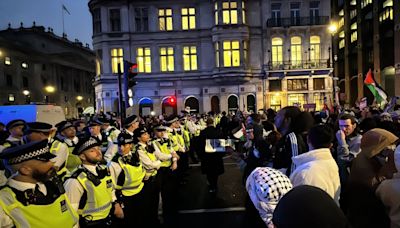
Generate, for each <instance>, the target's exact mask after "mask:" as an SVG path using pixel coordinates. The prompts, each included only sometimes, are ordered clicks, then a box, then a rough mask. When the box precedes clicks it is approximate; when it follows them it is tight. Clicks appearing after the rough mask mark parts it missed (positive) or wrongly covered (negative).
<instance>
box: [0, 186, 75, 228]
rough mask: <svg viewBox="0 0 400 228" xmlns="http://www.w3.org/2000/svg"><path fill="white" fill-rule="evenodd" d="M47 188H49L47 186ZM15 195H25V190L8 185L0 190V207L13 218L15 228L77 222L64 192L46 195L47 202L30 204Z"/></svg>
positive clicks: (34, 227)
mask: <svg viewBox="0 0 400 228" xmlns="http://www.w3.org/2000/svg"><path fill="white" fill-rule="evenodd" d="M47 189H48V190H49V188H47ZM17 195H20V196H21V195H22V196H25V192H22V191H18V190H16V189H12V188H10V187H9V186H6V187H4V188H3V189H1V190H0V207H1V208H2V209H3V210H4V212H5V213H6V214H7V215H8V216H9V217H10V218H11V219H12V220H13V223H14V225H15V227H17V228H20V227H21V228H30V227H32V228H48V227H60V228H61V227H68V228H70V227H73V226H74V225H75V224H77V223H78V220H79V219H78V215H77V214H76V212H75V211H74V210H73V208H72V207H71V204H70V202H69V200H68V198H67V197H66V195H65V194H60V193H58V194H54V195H53V194H51V193H49V192H48V194H47V195H46V197H53V198H52V199H49V202H51V203H49V204H44V205H43V204H40V205H38V204H30V203H29V202H20V201H19V200H18V199H21V198H22V197H19V198H17Z"/></svg>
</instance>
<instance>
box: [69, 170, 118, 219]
mask: <svg viewBox="0 0 400 228" xmlns="http://www.w3.org/2000/svg"><path fill="white" fill-rule="evenodd" d="M76 179H77V180H78V181H79V183H80V184H81V185H82V187H83V188H84V189H85V191H86V195H87V199H86V203H85V206H84V207H83V208H82V209H81V208H80V209H79V210H78V214H79V215H81V216H82V217H86V216H89V217H90V218H92V219H91V220H92V221H97V220H101V219H105V218H106V217H107V216H108V214H109V213H110V210H111V206H112V190H113V182H112V179H111V176H109V175H107V176H105V177H104V178H103V179H101V183H100V184H99V185H98V186H95V185H94V184H93V182H92V181H90V180H89V179H88V178H87V174H86V173H85V171H82V172H81V173H80V174H79V175H78V177H77V178H76Z"/></svg>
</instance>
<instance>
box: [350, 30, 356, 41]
mask: <svg viewBox="0 0 400 228" xmlns="http://www.w3.org/2000/svg"><path fill="white" fill-rule="evenodd" d="M355 41H357V31H354V32H352V33H351V35H350V42H351V43H353V42H355Z"/></svg>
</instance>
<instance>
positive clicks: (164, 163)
mask: <svg viewBox="0 0 400 228" xmlns="http://www.w3.org/2000/svg"><path fill="white" fill-rule="evenodd" d="M153 142H154V145H155V146H156V147H158V149H160V151H161V153H163V154H171V151H170V150H169V148H168V143H163V144H161V143H160V142H159V141H157V139H156V140H153ZM171 164H172V162H171V159H170V160H167V161H162V162H161V167H170V166H171Z"/></svg>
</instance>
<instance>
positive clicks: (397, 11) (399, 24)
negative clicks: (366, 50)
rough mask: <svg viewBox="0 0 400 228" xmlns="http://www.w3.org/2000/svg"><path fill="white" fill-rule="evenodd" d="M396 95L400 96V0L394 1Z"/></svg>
mask: <svg viewBox="0 0 400 228" xmlns="http://www.w3.org/2000/svg"><path fill="white" fill-rule="evenodd" d="M393 13H394V15H393V16H394V18H393V19H394V67H395V74H394V77H395V78H394V81H395V87H394V89H395V93H394V94H395V96H400V1H393Z"/></svg>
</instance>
